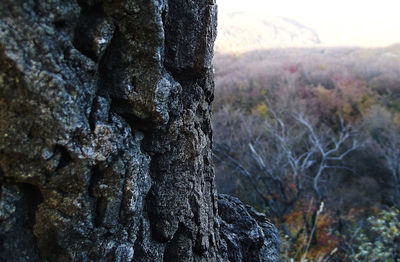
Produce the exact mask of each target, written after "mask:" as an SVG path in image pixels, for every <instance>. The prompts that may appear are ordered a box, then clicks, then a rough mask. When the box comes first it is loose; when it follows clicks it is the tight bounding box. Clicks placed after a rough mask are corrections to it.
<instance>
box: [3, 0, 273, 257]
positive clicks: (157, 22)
mask: <svg viewBox="0 0 400 262" xmlns="http://www.w3.org/2000/svg"><path fill="white" fill-rule="evenodd" d="M215 37H216V5H215V3H214V0H204V1H184V0H169V1H167V0H115V1H106V0H104V1H102V0H86V1H84V0H78V1H73V0H63V1H61V0H46V1H37V0H26V1H19V0H18V1H15V0H4V1H1V3H0V183H1V191H0V208H1V209H0V260H5V261H239V260H235V259H237V258H238V257H232V256H230V257H229V256H228V252H230V251H229V250H228V245H227V243H226V240H225V239H234V238H235V237H236V238H238V235H237V234H235V233H234V230H233V229H234V227H235V221H230V222H229V224H232V225H231V226H230V227H228V228H226V229H225V230H224V233H223V234H224V238H221V236H220V235H221V234H220V224H221V223H222V222H223V220H222V219H221V218H220V217H219V216H218V203H217V195H216V191H215V184H214V177H213V176H214V174H213V169H212V159H211V143H212V142H211V141H212V130H211V126H210V110H211V102H212V100H213V88H214V82H213V81H214V80H213V68H212V64H211V60H212V55H213V42H214V40H215ZM226 203H229V200H226V201H225V202H224V206H223V207H222V208H224V209H226V210H229V208H232V207H230V206H229V204H226ZM231 203H235V205H240V204H237V203H236V202H235V201H231ZM249 214H250V215H249V218H248V219H250V218H251V217H252V216H253V215H254V214H253V213H251V212H250V213H249ZM252 214H253V215H252ZM260 219H261V218H259V219H258V220H257V219H253V220H251V219H250V220H249V221H250V222H249V223H250V224H251V225H253V227H255V228H257V229H259V230H260V234H259V235H258V238H260V239H261V241H259V242H257V243H260V245H258V246H257V247H254V250H252V252H251V253H249V252H247V251H246V249H245V248H244V246H243V245H242V243H239V244H238V245H237V246H235V248H236V249H237V250H236V251H237V252H238V253H240V255H241V256H242V257H243V261H279V240H278V238H277V232H276V229H275V228H274V227H273V226H271V225H269V226H268V227H267V226H265V225H266V224H265V223H267V222H266V221H265V218H262V219H261V220H260ZM260 221H261V222H260ZM242 232H243V234H245V233H246V230H242ZM263 232H264V233H263ZM267 233H268V234H267ZM248 234H250V231H249V232H248ZM271 236H273V237H272V238H271ZM270 240H271V241H270ZM265 250H268V254H267V255H260V254H261V253H263V254H265ZM236 251H235V252H236ZM246 252H247V253H246ZM243 254H251V256H250V255H249V256H247V257H246V256H243Z"/></svg>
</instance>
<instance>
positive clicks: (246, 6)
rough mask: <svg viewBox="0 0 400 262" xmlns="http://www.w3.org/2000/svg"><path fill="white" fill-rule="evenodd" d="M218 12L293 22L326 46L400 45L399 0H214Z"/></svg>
mask: <svg viewBox="0 0 400 262" xmlns="http://www.w3.org/2000/svg"><path fill="white" fill-rule="evenodd" d="M217 4H218V10H219V12H236V11H251V12H258V13H263V14H266V15H270V16H279V17H286V18H291V19H294V20H296V21H298V22H300V23H302V24H304V25H306V26H308V27H311V28H313V29H315V30H316V31H317V32H318V33H319V36H320V38H321V40H322V41H323V42H325V43H326V44H327V45H359V46H371V47H374V46H386V45H390V44H393V43H398V42H400V0H273V1H271V0H217Z"/></svg>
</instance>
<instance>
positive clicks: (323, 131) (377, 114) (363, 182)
mask: <svg viewBox="0 0 400 262" xmlns="http://www.w3.org/2000/svg"><path fill="white" fill-rule="evenodd" d="M214 63H215V68H216V90H215V92H216V96H215V103H214V120H213V121H214V123H213V125H214V149H215V150H214V155H215V170H216V180H217V185H218V187H219V190H220V192H224V193H229V194H233V195H236V196H238V197H239V198H241V199H242V200H243V201H245V202H247V203H249V204H252V205H254V206H256V207H257V208H258V209H259V210H260V211H263V212H265V213H267V214H268V215H269V216H270V218H271V220H273V221H274V222H275V223H276V224H277V225H278V226H279V228H280V230H281V238H282V259H283V260H284V261H356V260H354V259H355V258H354V257H355V255H356V254H358V253H357V252H361V251H357V250H358V249H357V247H356V246H357V245H358V246H360V245H362V243H360V241H361V242H362V240H360V239H361V238H359V237H358V238H357V234H355V232H356V231H357V230H358V231H360V232H361V231H362V230H364V231H362V232H367V231H365V227H366V226H367V225H368V223H369V224H371V223H372V222H371V221H372V220H371V219H368V217H370V216H371V215H374V214H380V212H383V211H382V210H386V209H388V208H390V207H392V206H396V207H397V208H399V206H400V149H399V148H400V66H399V65H400V45H395V46H391V47H388V48H381V49H357V48H342V49H286V50H269V51H264V52H253V53H248V54H244V55H241V56H230V55H217V56H216V58H215V61H214ZM334 150H335V151H334ZM332 152H333V153H332ZM296 161H297V162H296ZM321 166H323V167H324V168H323V169H322V171H321V170H320V167H321ZM320 171H321V172H320ZM317 176H318V179H316V177H317ZM381 215H382V216H383V215H385V214H381ZM386 218H387V219H388V220H390V219H394V218H395V216H389V215H387V216H386ZM388 223H390V221H389V222H388ZM358 228H359V229H358ZM396 234H397V235H396V236H393V239H400V235H399V234H398V233H396ZM367 238H368V237H366V238H365V239H367ZM357 241H358V242H357ZM365 241H367V240H365ZM368 241H369V240H368ZM399 241H400V240H399ZM367 246H368V245H367ZM383 247H384V246H383ZM358 257H361V255H359V256H358ZM390 259H392V260H390ZM390 259H388V260H385V261H398V260H395V259H398V258H395V257H392V258H390ZM360 261H365V260H360ZM371 261H372V260H371ZM374 261H380V260H374Z"/></svg>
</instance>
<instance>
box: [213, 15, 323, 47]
mask: <svg viewBox="0 0 400 262" xmlns="http://www.w3.org/2000/svg"><path fill="white" fill-rule="evenodd" d="M319 44H321V41H320V38H319V36H318V33H317V32H316V31H315V30H314V29H312V28H310V27H307V26H306V25H303V24H301V23H299V22H297V21H295V20H292V19H289V18H285V17H274V16H270V15H265V14H263V13H257V12H246V11H243V12H220V14H219V16H218V37H217V41H216V43H215V50H216V52H217V53H238V52H239V53H242V52H247V51H251V50H261V49H268V48H277V47H302V46H318V45H319Z"/></svg>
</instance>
